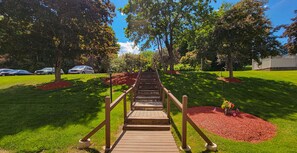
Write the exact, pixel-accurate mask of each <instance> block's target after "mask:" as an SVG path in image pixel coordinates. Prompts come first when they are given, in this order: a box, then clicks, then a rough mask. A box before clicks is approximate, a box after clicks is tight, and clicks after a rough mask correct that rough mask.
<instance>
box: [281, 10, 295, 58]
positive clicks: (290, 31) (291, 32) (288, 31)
mask: <svg viewBox="0 0 297 153" xmlns="http://www.w3.org/2000/svg"><path fill="white" fill-rule="evenodd" d="M295 14H296V16H295V17H294V18H292V19H291V20H292V21H293V22H292V23H291V24H290V25H283V27H284V28H285V31H284V33H283V37H288V41H287V43H286V44H285V47H286V48H287V50H288V51H289V53H290V54H297V10H295Z"/></svg>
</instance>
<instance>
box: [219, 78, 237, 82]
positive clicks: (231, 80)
mask: <svg viewBox="0 0 297 153" xmlns="http://www.w3.org/2000/svg"><path fill="white" fill-rule="evenodd" d="M217 79H218V80H221V81H224V82H227V83H240V82H241V80H239V79H237V78H224V77H219V78H217Z"/></svg>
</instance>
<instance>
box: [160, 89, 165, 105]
mask: <svg viewBox="0 0 297 153" xmlns="http://www.w3.org/2000/svg"><path fill="white" fill-rule="evenodd" d="M161 88H162V87H161ZM162 103H163V105H165V90H164V89H163V88H162Z"/></svg>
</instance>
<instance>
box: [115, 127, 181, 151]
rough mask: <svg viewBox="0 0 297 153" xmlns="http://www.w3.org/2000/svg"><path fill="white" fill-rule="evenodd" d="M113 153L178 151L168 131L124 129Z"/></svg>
mask: <svg viewBox="0 0 297 153" xmlns="http://www.w3.org/2000/svg"><path fill="white" fill-rule="evenodd" d="M115 145H116V146H115V148H114V150H113V151H112V152H113V153H147V152H150V153H161V152H164V153H166V152H168V153H179V151H178V149H177V146H176V144H175V141H174V139H173V136H172V134H171V132H170V131H125V132H124V134H123V137H121V138H120V139H119V142H118V143H117V144H115Z"/></svg>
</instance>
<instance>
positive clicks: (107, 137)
mask: <svg viewBox="0 0 297 153" xmlns="http://www.w3.org/2000/svg"><path fill="white" fill-rule="evenodd" d="M110 103H111V102H110V97H109V96H107V97H105V122H106V123H105V152H109V151H110Z"/></svg>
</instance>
